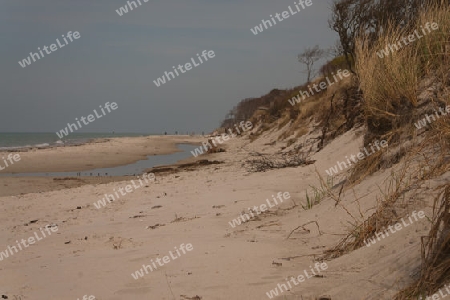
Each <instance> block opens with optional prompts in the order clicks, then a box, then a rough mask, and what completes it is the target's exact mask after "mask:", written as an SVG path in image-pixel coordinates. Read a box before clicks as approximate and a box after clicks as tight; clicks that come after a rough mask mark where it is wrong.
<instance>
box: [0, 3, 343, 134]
mask: <svg viewBox="0 0 450 300" xmlns="http://www.w3.org/2000/svg"><path fill="white" fill-rule="evenodd" d="M312 2H313V5H312V6H310V7H307V8H306V9H305V10H302V11H300V12H299V13H297V14H296V15H293V16H290V17H289V18H288V19H286V20H284V21H282V22H277V24H276V25H275V26H273V27H271V28H269V29H267V30H264V31H263V32H262V33H260V34H258V35H254V34H253V33H252V32H251V31H250V28H253V27H255V26H257V25H259V24H260V22H261V20H262V19H266V20H267V19H269V15H270V14H275V13H277V12H278V13H282V12H283V11H285V10H288V6H291V7H294V0H277V1H273V0H272V1H269V0H258V1H256V0H239V1H236V0H208V1H206V0H187V1H186V0H184V1H179V0H171V1H167V0H165V1H163V0H149V1H148V2H147V3H144V0H141V3H142V5H141V6H139V7H138V8H135V9H134V10H132V11H129V12H128V13H126V14H124V15H123V16H119V15H118V14H117V13H116V9H119V8H120V7H121V6H124V5H126V3H127V1H123V0H107V1H106V0H96V1H92V0H0V68H1V75H2V76H1V78H0V79H1V80H0V90H1V98H0V99H1V100H0V105H1V108H0V111H1V118H0V132H5V131H6V132H56V131H59V130H60V129H62V128H64V127H65V126H66V125H67V123H68V122H71V123H73V122H74V120H75V118H76V117H77V118H80V117H81V116H85V117H86V116H87V115H89V114H91V113H92V111H93V110H94V109H96V108H98V106H99V105H103V104H104V103H105V102H107V101H109V102H117V104H118V106H119V108H118V109H117V110H115V111H113V112H112V113H110V114H107V115H106V116H104V117H103V118H101V119H98V120H96V121H95V122H93V123H91V124H89V125H86V126H84V127H83V128H82V130H80V131H79V132H110V131H113V130H114V131H116V132H148V133H160V132H163V131H166V130H167V131H168V132H170V133H172V132H174V131H175V130H178V131H180V132H186V131H196V132H200V131H211V130H212V129H214V128H216V127H218V125H219V124H220V121H222V119H223V118H224V116H225V114H226V113H227V112H228V111H229V110H230V109H231V108H232V107H233V106H234V105H236V104H237V103H238V102H239V101H240V100H242V99H244V98H249V97H258V96H261V95H263V94H265V93H267V92H269V91H270V90H272V89H273V88H290V87H294V86H296V85H299V84H302V83H303V82H304V81H305V74H304V73H302V70H303V66H302V65H301V64H300V63H298V62H297V58H296V57H297V54H298V53H299V52H301V51H302V50H303V49H304V48H305V47H310V46H314V45H315V44H319V45H320V46H321V47H329V46H331V45H333V44H334V43H335V41H336V40H337V35H336V34H335V33H334V32H333V31H331V30H330V29H329V28H328V22H327V20H328V18H329V16H330V3H329V1H328V0H313V1H312ZM68 31H72V32H73V31H79V32H80V35H81V37H80V38H79V39H77V40H74V41H73V42H69V44H68V45H66V46H64V47H63V48H61V49H58V50H57V51H55V52H53V53H51V54H46V55H45V56H44V57H43V58H41V59H40V60H37V61H36V62H32V63H31V65H29V66H27V67H25V68H22V67H21V66H20V65H19V64H18V61H22V59H24V58H26V57H28V55H29V54H30V52H38V49H37V48H38V47H40V48H41V49H42V48H43V46H50V44H53V43H55V41H56V39H57V38H60V41H61V42H63V40H62V38H61V35H62V34H64V35H66V34H67V32H68ZM203 50H213V51H214V52H215V54H216V56H215V57H214V58H212V59H210V60H209V61H207V62H204V63H203V64H201V65H200V66H198V67H196V68H193V69H192V70H190V71H188V72H186V73H185V74H181V75H180V76H179V77H176V78H175V79H173V80H171V81H170V82H168V83H166V84H164V85H162V86H160V87H157V86H156V85H155V84H154V83H153V80H156V79H157V78H158V77H161V76H162V75H163V74H164V72H165V71H172V66H174V65H175V66H177V65H178V64H182V65H184V64H185V63H187V62H190V59H191V57H196V53H201V51H203Z"/></svg>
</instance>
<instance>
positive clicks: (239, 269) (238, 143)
mask: <svg viewBox="0 0 450 300" xmlns="http://www.w3.org/2000/svg"><path fill="white" fill-rule="evenodd" d="M270 138H271V137H270V135H269V136H267V137H266V138H262V139H259V140H257V141H256V142H254V143H250V141H249V139H248V137H244V138H239V139H234V140H231V141H229V142H228V143H227V144H226V148H227V151H226V152H224V153H216V154H210V155H207V156H201V157H199V159H200V158H201V159H209V160H219V161H222V162H223V163H222V164H217V165H207V166H202V167H199V168H197V169H195V170H181V171H179V172H176V173H169V174H164V173H161V174H158V173H156V179H155V181H154V182H148V183H146V184H145V185H143V186H141V187H139V188H137V189H135V190H133V191H132V192H131V193H128V194H126V195H125V196H123V197H121V198H120V199H118V200H116V201H113V202H111V203H107V204H106V206H104V207H102V208H99V209H98V208H96V207H95V206H94V205H93V203H94V202H97V201H98V200H100V199H101V198H102V197H104V195H105V194H113V191H114V190H118V189H119V188H120V187H125V186H126V185H129V184H130V180H131V179H127V180H125V178H123V180H120V179H116V180H119V181H114V182H108V183H107V182H98V181H97V182H95V181H85V182H81V183H78V184H79V185H80V186H78V187H67V188H64V189H62V190H53V191H48V190H47V191H40V192H33V193H27V194H26V195H15V196H6V197H5V196H4V197H0V203H1V207H2V215H3V216H4V217H3V218H2V221H1V228H2V229H1V231H0V240H1V241H2V248H1V250H3V249H6V248H7V246H8V245H11V246H12V245H16V242H15V241H16V240H20V239H22V238H24V239H27V237H31V236H33V234H35V232H37V231H39V228H43V227H45V226H46V225H49V224H50V225H52V226H57V227H58V231H57V232H56V233H54V234H52V235H51V236H47V237H46V238H45V239H43V240H41V241H39V242H37V243H35V244H32V245H28V246H29V247H27V248H24V249H22V250H21V251H19V252H18V253H14V255H11V256H10V257H8V258H6V259H4V260H3V261H2V262H1V265H0V270H1V272H2V274H6V275H7V276H3V280H2V281H3V285H2V288H1V289H0V294H4V295H8V297H9V299H38V300H39V299H61V300H65V299H77V298H80V299H81V297H82V296H83V295H88V296H89V295H94V296H95V297H96V298H95V299H102V300H106V299H108V300H115V299H116V300H119V299H266V298H267V297H268V296H267V294H266V292H269V291H270V290H272V289H274V288H276V287H277V285H278V284H286V278H287V279H288V280H289V278H291V277H292V276H293V277H297V276H299V275H301V274H304V272H305V271H304V270H306V271H307V272H310V273H309V274H311V271H310V269H311V268H312V267H314V261H313V259H314V258H316V257H317V256H319V255H321V254H322V252H323V250H324V249H326V248H329V247H331V246H333V245H335V244H336V243H337V242H338V241H339V239H340V238H342V236H344V235H345V232H346V229H347V227H348V222H351V221H352V218H351V217H350V216H349V215H348V214H346V213H345V212H344V211H343V210H342V209H339V208H338V211H339V213H337V212H336V208H335V203H334V201H333V200H331V199H327V200H326V201H323V202H321V203H320V204H318V205H317V206H315V207H314V209H311V210H304V209H303V208H302V207H301V205H302V204H303V203H304V201H305V191H307V190H308V189H310V188H309V185H317V181H318V177H317V174H316V170H318V171H319V172H322V173H323V172H324V170H325V168H326V167H327V166H329V165H330V164H331V163H332V162H333V161H336V160H338V159H339V158H340V157H342V156H343V155H345V154H346V153H350V152H351V151H352V150H353V149H357V148H358V147H359V146H360V144H361V142H362V138H361V137H360V135H359V134H358V133H357V132H354V131H350V132H348V133H346V134H344V135H343V136H341V137H339V138H338V139H336V140H335V141H333V142H332V143H331V144H330V145H329V146H327V147H326V148H325V149H324V150H323V151H321V152H319V153H318V154H316V155H315V156H314V157H313V158H314V159H315V160H316V163H315V164H313V165H308V166H304V167H298V168H287V169H280V170H272V171H269V172H262V173H249V172H248V171H246V170H245V168H243V167H242V162H243V161H244V160H245V159H247V158H248V157H249V153H250V151H252V150H255V149H258V150H259V151H269V150H270V149H273V147H272V148H271V147H269V146H264V144H267V142H269V141H270ZM155 139H158V140H159V141H160V144H159V148H156V147H154V148H152V151H159V153H163V152H164V151H169V150H167V149H172V148H171V147H173V145H172V146H170V143H174V142H179V138H178V139H176V138H173V137H168V138H164V137H155ZM182 140H183V141H184V142H186V141H191V140H189V139H187V138H182ZM112 142H113V143H114V144H115V145H121V147H122V148H120V150H118V149H115V150H108V148H109V147H107V145H108V144H107V143H95V144H90V145H85V146H80V147H74V148H73V149H70V148H66V149H61V148H60V149H51V150H42V151H41V150H39V151H35V152H27V153H24V159H23V162H22V163H23V165H22V166H21V167H20V168H21V169H22V170H23V169H27V165H30V166H31V165H32V164H31V163H30V162H36V161H42V160H46V158H47V160H50V157H57V158H58V159H59V160H60V161H61V160H64V157H66V155H69V154H74V153H89V155H87V156H88V158H87V161H88V162H89V163H91V164H96V165H98V166H100V165H102V166H103V165H107V164H111V162H109V161H108V159H106V161H102V162H95V161H94V160H93V157H96V156H97V155H101V153H102V152H103V153H104V152H105V151H109V152H108V153H122V152H124V153H125V151H127V152H128V151H130V152H131V153H132V154H131V155H129V156H127V155H125V154H122V158H123V160H122V162H125V161H133V160H134V159H136V158H140V157H141V156H142V155H145V151H143V149H145V147H146V146H147V147H151V146H150V145H151V144H152V143H151V142H150V141H149V140H147V139H145V140H144V141H140V140H139V139H138V138H136V139H128V138H126V139H117V140H113V141H112ZM164 143H165V144H166V145H168V146H167V147H166V148H164V147H162V146H160V145H161V144H164ZM136 145H139V146H140V148H139V149H138V150H136V148H138V147H137V146H136ZM84 148H85V149H86V150H85V149H84ZM133 149H134V150H133ZM336 149H339V150H338V151H336ZM79 150H83V151H79ZM79 155H80V157H82V155H81V154H79ZM117 155H120V154H117ZM83 159H84V158H83ZM54 161H55V164H57V162H58V160H54ZM76 162H77V161H76V160H75V159H74V158H72V162H71V163H69V164H68V165H67V166H65V168H72V167H73V168H76V165H77V164H76ZM72 163H73V164H72ZM86 163H87V162H86ZM35 168H36V169H35V170H37V169H39V170H44V164H41V165H39V166H37V167H35ZM48 168H49V169H52V170H62V169H63V167H61V166H56V165H49V166H48ZM387 174H388V172H380V173H377V174H376V175H374V176H373V178H371V179H370V180H368V181H366V182H365V183H364V184H361V185H359V186H357V187H356V188H355V189H354V191H353V192H347V193H345V195H344V197H343V200H342V202H341V203H342V204H345V206H346V209H347V210H349V212H352V213H355V214H356V213H357V212H358V211H363V212H364V214H365V215H366V214H370V212H373V209H374V206H373V204H374V203H375V202H376V200H375V199H376V195H377V193H379V191H377V187H376V184H382V183H383V180H384V179H385V178H386V176H387ZM21 180H26V181H27V182H28V183H29V184H31V185H39V179H23V178H22V179H21ZM98 180H99V179H98ZM2 182H4V181H2ZM42 184H43V185H44V184H45V183H44V182H42ZM430 184H431V183H430ZM7 188H8V186H5V185H3V186H2V189H7ZM13 188H14V185H13ZM15 188H19V185H17V186H16V187H15ZM49 188H50V187H49V186H48V187H47V189H49ZM59 188H61V187H59ZM59 188H58V189H59ZM279 192H288V193H289V194H290V196H291V197H290V199H288V200H285V201H283V202H279V203H278V204H277V205H275V204H274V203H273V202H272V207H271V208H269V209H268V210H267V211H265V212H263V213H261V214H259V215H258V216H256V217H255V218H254V219H252V220H251V221H249V222H245V223H243V224H241V225H237V226H235V227H234V228H233V227H232V226H231V225H230V222H231V221H232V220H233V219H235V218H238V217H239V216H240V214H241V212H242V211H244V210H246V209H247V208H248V207H253V206H255V205H257V206H259V205H261V204H264V203H268V201H267V200H268V199H273V197H272V196H275V197H276V195H277V193H279ZM3 193H5V192H3ZM354 195H358V197H359V201H358V205H356V203H355V201H354ZM271 201H272V200H271ZM422 206H423V208H424V210H425V212H426V214H427V215H429V214H430V208H429V207H428V206H429V203H428V204H427V203H423V205H422ZM311 221H316V222H317V225H318V226H317V225H316V224H314V223H309V222H311ZM308 223H309V224H308ZM302 224H307V225H305V226H304V229H300V230H296V231H294V232H292V231H293V230H294V229H296V228H298V227H299V226H300V225H302ZM319 228H320V231H319ZM427 228H428V224H427V222H426V221H424V220H422V221H421V222H417V224H414V226H410V227H408V228H406V229H404V230H403V231H401V232H398V233H396V236H395V239H396V243H389V242H385V241H384V242H379V243H378V244H377V245H375V246H372V247H364V248H361V249H359V250H357V251H355V253H353V254H352V255H347V256H343V257H341V258H339V259H336V260H333V261H331V262H330V261H327V262H326V263H327V266H328V268H327V269H326V270H324V271H322V272H321V273H320V274H318V275H320V276H318V277H312V276H311V278H308V279H306V280H305V281H304V282H301V283H299V282H297V283H299V284H298V285H294V283H290V285H291V288H289V290H290V291H289V292H286V291H285V292H283V293H280V295H282V296H284V297H285V298H280V299H305V300H306V299H315V298H316V297H319V296H321V295H327V294H333V299H349V298H350V299H388V298H387V296H386V295H389V294H394V293H395V289H394V287H395V285H396V284H397V283H396V282H394V280H395V278H398V277H404V275H405V273H408V272H410V270H412V269H413V268H414V267H416V265H415V264H414V259H412V257H416V256H417V255H418V252H419V250H420V243H419V239H414V240H413V239H412V238H411V237H412V236H417V235H421V234H425V233H426V231H427ZM428 229H429V228H428ZM289 235H290V236H289ZM288 236H289V239H287V237H288ZM182 244H184V245H187V244H191V245H192V248H193V249H192V251H189V252H186V253H185V254H183V253H182V252H180V255H178V256H177V255H175V259H166V260H164V262H165V263H161V261H160V263H161V264H160V265H158V264H156V259H157V258H160V259H161V260H162V259H163V258H164V257H165V256H169V254H170V251H173V253H175V250H176V249H178V248H179V247H180V245H182ZM400 245H401V247H399V246H400ZM22 247H23V246H22ZM179 251H181V250H179ZM173 253H172V255H173ZM169 258H170V256H169ZM151 262H154V263H155V265H154V266H156V268H154V270H153V271H149V270H147V272H148V274H147V273H143V274H144V276H142V277H140V278H139V279H134V277H133V276H132V274H136V273H135V272H136V271H139V270H140V269H141V268H142V267H143V265H150V264H151ZM354 285H357V286H358V289H354V288H353V287H354ZM6 287H7V288H6ZM391 289H392V290H391ZM381 295H383V297H381ZM14 297H16V298H14ZM200 297H201V298H200ZM300 297H303V298H300ZM347 297H349V298H347Z"/></svg>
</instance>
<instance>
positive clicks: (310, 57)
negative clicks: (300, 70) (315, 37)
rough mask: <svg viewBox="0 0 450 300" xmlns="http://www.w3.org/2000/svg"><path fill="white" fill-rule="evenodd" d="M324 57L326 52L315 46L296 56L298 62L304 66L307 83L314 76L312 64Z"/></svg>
mask: <svg viewBox="0 0 450 300" xmlns="http://www.w3.org/2000/svg"><path fill="white" fill-rule="evenodd" d="M325 55H326V51H325V50H323V49H320V48H319V45H315V46H314V47H312V48H306V49H305V50H304V51H303V52H302V53H300V54H299V55H298V61H299V62H301V63H302V64H305V66H306V71H305V73H306V75H307V77H308V78H307V80H308V83H309V82H310V81H311V79H312V77H313V76H314V75H315V71H314V68H313V66H314V63H315V62H316V61H318V60H319V59H321V58H323V57H324V56H325Z"/></svg>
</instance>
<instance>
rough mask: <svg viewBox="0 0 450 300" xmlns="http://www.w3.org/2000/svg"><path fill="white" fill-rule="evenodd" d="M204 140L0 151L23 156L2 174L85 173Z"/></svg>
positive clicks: (116, 141)
mask: <svg viewBox="0 0 450 300" xmlns="http://www.w3.org/2000/svg"><path fill="white" fill-rule="evenodd" d="M204 139H205V137H202V136H181V135H178V136H160V135H158V136H145V137H117V138H110V139H107V140H105V139H103V138H100V139H94V140H93V141H91V142H87V143H85V144H82V145H70V146H66V147H51V148H44V149H32V150H27V151H0V157H2V156H5V155H7V154H8V153H11V152H14V153H20V156H21V161H20V162H18V163H15V164H14V165H11V166H9V167H8V168H6V169H5V170H1V171H0V174H14V173H57V172H82V171H88V170H92V169H101V168H114V167H119V166H125V165H128V164H132V163H135V162H137V161H139V160H145V159H147V156H151V155H166V154H173V153H176V152H180V149H179V148H178V147H177V145H178V144H192V145H197V144H199V143H201V142H202V141H204Z"/></svg>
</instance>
